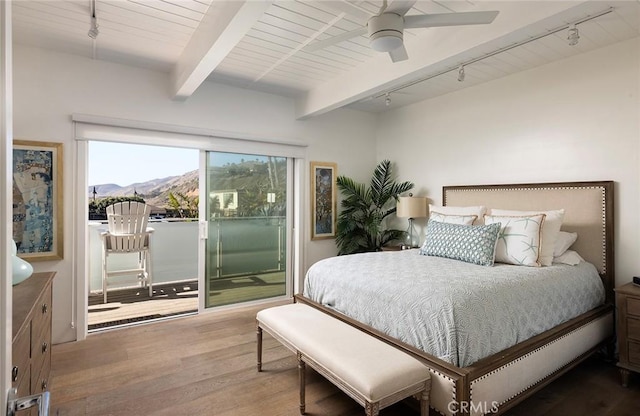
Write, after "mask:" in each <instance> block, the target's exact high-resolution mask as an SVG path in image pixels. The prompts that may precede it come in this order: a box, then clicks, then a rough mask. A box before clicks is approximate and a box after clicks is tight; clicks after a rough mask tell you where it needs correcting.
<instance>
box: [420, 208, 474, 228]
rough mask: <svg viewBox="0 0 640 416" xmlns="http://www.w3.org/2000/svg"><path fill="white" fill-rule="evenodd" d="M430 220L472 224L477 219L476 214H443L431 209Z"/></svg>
mask: <svg viewBox="0 0 640 416" xmlns="http://www.w3.org/2000/svg"><path fill="white" fill-rule="evenodd" d="M429 219H430V220H433V221H436V222H446V223H447V224H460V225H472V224H473V223H474V221H475V220H477V219H478V216H477V215H445V214H441V213H439V212H435V211H431V215H430V216H429Z"/></svg>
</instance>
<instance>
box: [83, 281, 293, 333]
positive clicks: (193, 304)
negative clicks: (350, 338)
mask: <svg viewBox="0 0 640 416" xmlns="http://www.w3.org/2000/svg"><path fill="white" fill-rule="evenodd" d="M153 292H154V295H153V297H151V298H150V297H149V291H148V289H145V288H142V287H134V288H127V289H118V290H109V292H108V294H107V303H102V302H103V299H102V293H92V294H90V295H89V319H88V325H89V331H96V330H101V329H107V328H112V327H116V326H121V325H129V324H132V323H136V322H142V321H150V320H154V319H161V318H167V317H171V316H176V315H183V314H190V313H196V312H197V311H198V282H197V281H195V280H191V281H183V282H177V283H166V284H158V285H154V286H153ZM284 294H285V283H284V272H277V273H265V274H260V275H251V276H240V277H232V278H224V279H215V280H212V282H211V287H210V291H209V296H210V300H211V302H213V304H214V305H215V306H222V305H229V304H234V303H240V302H246V301H250V300H256V299H266V298H272V297H276V296H281V295H284Z"/></svg>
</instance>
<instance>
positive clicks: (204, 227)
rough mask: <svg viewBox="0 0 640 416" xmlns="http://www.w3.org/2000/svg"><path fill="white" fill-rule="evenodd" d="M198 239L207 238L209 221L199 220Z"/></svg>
mask: <svg viewBox="0 0 640 416" xmlns="http://www.w3.org/2000/svg"><path fill="white" fill-rule="evenodd" d="M199 229H200V240H206V239H208V238H209V221H200V227H199Z"/></svg>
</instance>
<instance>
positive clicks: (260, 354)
mask: <svg viewBox="0 0 640 416" xmlns="http://www.w3.org/2000/svg"><path fill="white" fill-rule="evenodd" d="M256 336H257V337H258V350H257V353H258V364H257V365H258V372H260V371H262V328H260V325H258V329H257V330H256Z"/></svg>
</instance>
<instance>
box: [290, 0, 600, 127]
mask: <svg viewBox="0 0 640 416" xmlns="http://www.w3.org/2000/svg"><path fill="white" fill-rule="evenodd" d="M588 3H591V4H593V2H588V1H587V2H581V3H576V2H571V1H561V2H498V3H491V4H493V6H498V7H499V10H500V14H499V15H498V17H497V18H496V20H495V21H494V22H493V23H492V24H490V25H477V26H465V27H442V28H433V29H415V30H414V33H418V35H417V36H405V38H404V40H405V45H406V48H407V51H408V53H409V59H408V60H406V61H402V62H397V63H392V62H391V60H390V59H389V57H388V56H387V54H386V53H384V54H379V55H376V56H374V57H373V58H372V59H371V60H369V61H367V62H364V63H362V64H361V65H358V66H357V67H355V68H354V69H352V70H350V71H348V72H346V73H344V74H343V75H341V76H339V77H336V78H333V79H331V80H329V81H327V82H326V83H324V84H322V85H320V86H317V87H315V88H314V89H312V90H309V91H307V92H306V94H304V95H302V96H301V97H300V98H298V99H297V100H296V117H297V118H298V119H306V118H309V117H313V116H317V115H320V114H324V113H326V112H329V111H331V110H334V109H337V108H340V107H344V106H346V105H348V104H351V103H354V102H357V101H360V100H363V99H367V98H370V97H372V96H376V95H379V94H383V93H384V92H385V91H388V90H390V89H392V88H393V87H394V86H398V85H403V84H406V83H408V82H410V81H413V80H415V79H419V78H421V77H425V76H427V75H429V74H430V73H435V72H437V71H439V70H442V69H443V68H444V67H445V66H450V65H455V64H456V62H457V61H460V59H462V58H464V59H469V57H470V56H469V54H473V53H475V54H479V55H481V54H482V53H483V52H484V53H488V52H490V51H491V50H495V49H497V48H498V47H499V46H498V45H503V44H505V43H506V44H508V43H509V42H511V43H513V42H514V41H515V38H516V37H527V36H533V35H534V33H529V32H531V30H534V29H532V28H533V26H534V25H536V24H537V23H539V22H543V21H546V20H548V19H551V20H553V21H554V22H555V20H557V19H558V18H566V17H567V16H570V15H571V14H572V12H573V13H575V11H576V10H580V9H585V8H586V7H587V6H586V5H587V4H588ZM576 4H579V6H576ZM494 9H495V8H494ZM536 30H540V29H536ZM519 40H520V39H519ZM458 63H459V62H458Z"/></svg>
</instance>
